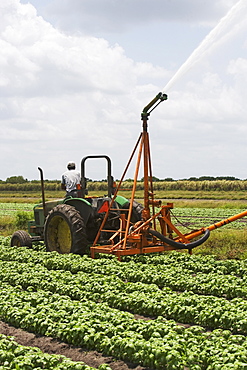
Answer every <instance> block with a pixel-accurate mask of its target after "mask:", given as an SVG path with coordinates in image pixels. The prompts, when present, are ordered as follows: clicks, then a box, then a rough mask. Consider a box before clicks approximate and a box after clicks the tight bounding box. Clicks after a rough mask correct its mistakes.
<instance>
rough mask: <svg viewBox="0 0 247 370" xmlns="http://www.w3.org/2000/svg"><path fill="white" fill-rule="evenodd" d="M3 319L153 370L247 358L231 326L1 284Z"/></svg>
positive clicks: (217, 365) (246, 343)
mask: <svg viewBox="0 0 247 370" xmlns="http://www.w3.org/2000/svg"><path fill="white" fill-rule="evenodd" d="M0 288H1V289H0V317H1V319H2V320H4V321H6V322H9V323H10V324H12V325H15V326H18V327H21V328H23V329H24V330H28V331H32V332H35V333H39V334H42V335H48V336H52V337H54V338H58V339H60V340H63V341H64V342H67V343H70V344H73V345H76V346H81V347H86V348H88V349H95V350H98V351H100V352H103V353H104V354H106V355H112V356H114V357H115V358H120V359H122V360H127V361H131V362H132V363H134V364H140V365H142V366H149V367H151V368H152V369H170V370H172V369H174V370H175V369H177V370H179V369H183V368H184V366H186V367H189V368H190V369H191V370H197V369H208V370H210V369H211V370H213V369H215V370H216V369H228V367H227V366H229V364H231V365H232V366H233V365H234V366H236V365H240V366H241V365H243V364H244V363H246V361H247V340H246V338H245V337H244V336H242V335H232V334H231V333H230V331H228V330H224V331H223V330H215V331H213V332H206V331H205V330H204V329H203V328H200V327H191V328H184V327H183V326H179V325H176V324H175V323H174V322H173V321H167V320H165V319H164V318H158V319H156V320H149V321H144V320H136V319H135V318H134V316H133V315H131V314H129V313H126V312H120V311H118V310H115V309H112V308H110V307H109V306H108V305H107V304H106V303H95V302H92V301H90V300H86V299H84V300H81V301H73V300H71V299H69V298H68V297H67V296H63V295H59V294H56V293H53V294H52V293H50V292H46V291H43V290H39V291H37V292H30V291H29V290H27V291H24V290H22V289H20V288H19V287H11V286H10V285H8V284H6V283H0Z"/></svg>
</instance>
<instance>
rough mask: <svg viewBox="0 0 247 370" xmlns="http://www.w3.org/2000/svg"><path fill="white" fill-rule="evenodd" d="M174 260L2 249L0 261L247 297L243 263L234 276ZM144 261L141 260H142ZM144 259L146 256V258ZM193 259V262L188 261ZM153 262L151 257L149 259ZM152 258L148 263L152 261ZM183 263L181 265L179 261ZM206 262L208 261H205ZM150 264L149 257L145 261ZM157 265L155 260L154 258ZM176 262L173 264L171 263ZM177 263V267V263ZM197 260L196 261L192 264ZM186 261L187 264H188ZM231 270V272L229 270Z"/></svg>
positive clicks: (180, 257) (221, 269) (181, 257)
mask: <svg viewBox="0 0 247 370" xmlns="http://www.w3.org/2000/svg"><path fill="white" fill-rule="evenodd" d="M170 256H171V257H169V256H168V257H167V258H166V262H168V261H169V262H170V263H165V259H164V258H163V256H160V259H161V260H162V258H163V262H164V263H163V264H162V265H161V264H159V265H158V266H159V268H157V264H155V263H154V264H151V263H149V264H148V263H142V262H134V261H133V259H132V260H130V261H129V262H125V263H120V262H118V261H116V260H113V259H109V258H108V259H105V258H103V259H98V260H92V259H91V258H88V257H86V256H84V257H82V258H81V257H79V256H72V255H70V256H61V255H58V254H56V253H45V252H39V253H37V252H35V251H30V250H27V249H25V248H19V249H14V248H11V249H10V248H3V247H2V249H1V250H0V260H2V261H17V262H29V261H30V262H32V263H35V264H37V263H39V264H41V265H43V266H45V267H46V268H48V269H49V270H59V269H60V270H66V271H70V272H72V273H76V272H84V273H87V274H89V273H90V274H91V275H92V274H95V273H97V274H103V275H104V276H112V275H114V276H117V277H118V278H120V279H121V280H123V281H128V282H133V283H135V282H142V283H145V284H156V285H157V286H158V287H159V288H163V289H164V288H170V289H172V290H174V291H180V292H182V291H191V292H193V293H196V294H201V295H205V294H206V295H213V296H217V297H224V298H227V299H232V298H241V297H242V298H247V286H246V282H247V276H246V274H244V271H246V267H245V265H244V264H240V263H239V264H238V268H237V266H236V265H233V267H234V266H235V271H236V272H237V273H238V274H239V276H235V275H233V273H232V272H231V273H229V274H226V272H227V268H225V266H224V265H222V264H221V265H219V266H218V267H219V268H218V269H212V268H211V269H210V268H207V265H208V266H209V267H210V263H211V262H213V260H212V259H211V260H209V259H208V262H210V263H208V264H207V263H204V265H203V266H204V270H205V271H204V272H200V270H199V268H200V267H201V269H203V268H202V262H201V261H202V259H199V258H198V257H197V258H193V259H192V257H188V256H187V255H184V254H179V253H177V256H176V255H175V254H173V255H170ZM140 258H142V257H140ZM143 258H144V259H145V256H143ZM189 258H191V260H189ZM150 259H151V260H152V258H150ZM150 259H149V261H150ZM179 260H180V263H178V261H179ZM205 260H207V259H206V258H205ZM145 261H147V258H146V259H145ZM153 261H154V262H155V261H156V259H153ZM172 261H174V263H173V262H172ZM175 261H177V264H176V263H175ZM193 261H194V262H193ZM186 262H187V264H186ZM230 270H232V269H230Z"/></svg>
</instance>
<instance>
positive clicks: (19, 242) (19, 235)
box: [10, 230, 32, 248]
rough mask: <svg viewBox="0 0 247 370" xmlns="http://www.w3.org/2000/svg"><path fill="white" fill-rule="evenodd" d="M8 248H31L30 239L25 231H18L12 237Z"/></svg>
mask: <svg viewBox="0 0 247 370" xmlns="http://www.w3.org/2000/svg"><path fill="white" fill-rule="evenodd" d="M10 246H11V247H28V248H32V238H31V236H30V235H29V234H28V233H27V232H26V231H24V230H18V231H16V232H14V234H13V235H12V237H11V240H10Z"/></svg>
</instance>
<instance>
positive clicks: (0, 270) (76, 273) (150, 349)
mask: <svg viewBox="0 0 247 370" xmlns="http://www.w3.org/2000/svg"><path fill="white" fill-rule="evenodd" d="M228 212H229V211H228ZM0 242H1V244H0V288H1V289H0V320H1V322H2V323H5V324H8V325H10V326H11V327H15V328H19V329H22V330H24V331H26V332H29V333H34V334H35V335H36V336H38V337H39V339H40V340H41V341H42V338H43V340H45V338H47V337H50V338H53V339H52V340H54V341H55V340H58V341H60V342H62V343H64V345H65V344H68V345H70V346H72V347H71V348H74V349H81V351H84V352H87V353H94V354H98V355H100V356H101V364H99V363H98V365H97V366H96V365H93V364H92V363H90V361H88V362H86V363H83V362H81V361H75V360H72V359H69V358H68V357H65V356H61V355H59V354H47V353H45V352H42V351H41V350H40V349H38V348H36V347H29V346H24V345H21V344H19V343H17V342H16V341H15V340H14V338H10V337H8V336H5V335H0V369H23V370H26V369H27V370H28V369H36V370H38V369H82V370H83V369H85V370H90V369H95V368H98V369H101V370H103V369H107V370H110V369H113V370H117V369H136V370H144V369H149V370H150V369H151V370H155V369H168V370H173V369H174V370H180V369H181V370H186V369H191V370H200V369H208V370H218V369H221V370H228V369H239V370H240V369H247V338H246V335H247V262H246V261H245V260H243V261H238V260H216V259H215V258H214V257H213V256H199V255H192V256H190V255H189V254H187V253H184V252H183V253H181V252H172V253H167V254H165V253H164V254H154V255H139V256H131V257H130V256H128V257H125V258H123V261H122V262H119V261H117V259H115V258H114V257H113V256H99V257H98V258H97V259H91V258H90V257H88V256H83V257H80V256H77V255H72V254H70V255H59V254H57V253H56V252H51V253H47V252H45V251H44V248H43V246H42V244H40V245H38V246H37V248H36V250H33V249H27V248H16V247H13V248H10V247H9V237H7V238H3V237H2V238H1V239H0ZM104 360H105V361H104Z"/></svg>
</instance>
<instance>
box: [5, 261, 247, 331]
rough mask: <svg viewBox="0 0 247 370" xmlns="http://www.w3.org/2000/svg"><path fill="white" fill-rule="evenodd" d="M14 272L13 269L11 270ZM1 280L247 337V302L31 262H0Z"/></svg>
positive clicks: (22, 286) (25, 287)
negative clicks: (55, 268) (225, 330)
mask: <svg viewBox="0 0 247 370" xmlns="http://www.w3.org/2000/svg"><path fill="white" fill-rule="evenodd" d="M11 269H12V270H11ZM0 278H1V281H3V282H7V283H9V284H11V285H13V286H19V287H21V288H23V289H28V290H30V291H32V290H35V291H36V290H39V289H42V290H46V291H49V292H52V293H58V294H61V295H66V296H69V297H70V298H72V299H74V300H85V299H90V300H92V301H94V302H106V303H107V304H108V305H109V306H110V307H113V308H117V309H120V310H122V311H130V312H133V313H135V314H140V315H145V316H152V317H157V316H164V317H165V318H167V319H174V320H176V321H177V322H180V323H184V324H188V323H189V324H197V325H202V326H204V327H208V328H211V329H212V328H223V329H230V330H232V331H233V332H235V333H242V334H247V316H246V310H247V301H246V300H243V299H240V298H235V299H233V300H232V301H228V300H226V299H224V298H217V297H213V296H202V295H197V294H194V293H192V292H184V293H180V294H177V293H176V292H173V291H172V290H170V289H169V288H165V289H163V290H160V289H159V288H158V286H157V285H155V284H144V283H140V282H139V283H130V282H129V283H125V282H123V281H122V280H121V279H119V278H118V277H116V276H103V275H99V274H95V273H90V274H88V273H83V272H80V273H79V272H78V273H77V274H75V275H74V274H72V273H70V272H68V271H48V270H47V269H46V268H44V267H42V266H35V265H33V264H31V263H27V264H21V265H20V264H18V263H13V262H6V261H4V262H1V263H0Z"/></svg>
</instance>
